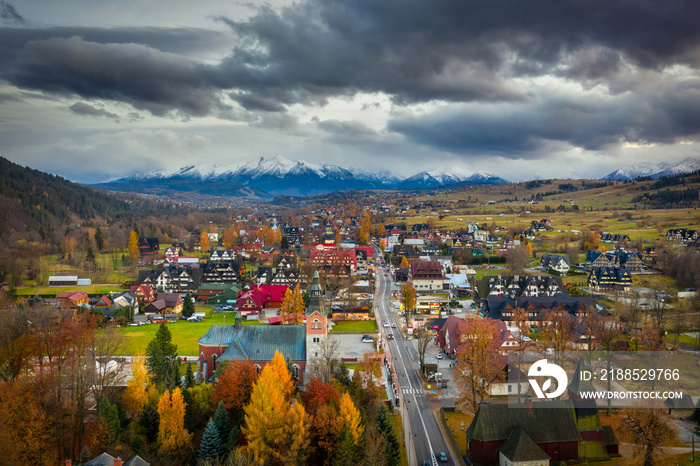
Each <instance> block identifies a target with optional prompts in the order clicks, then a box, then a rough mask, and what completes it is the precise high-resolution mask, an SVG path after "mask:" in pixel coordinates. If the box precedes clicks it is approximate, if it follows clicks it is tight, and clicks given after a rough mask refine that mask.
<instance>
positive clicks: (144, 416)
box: [139, 404, 160, 443]
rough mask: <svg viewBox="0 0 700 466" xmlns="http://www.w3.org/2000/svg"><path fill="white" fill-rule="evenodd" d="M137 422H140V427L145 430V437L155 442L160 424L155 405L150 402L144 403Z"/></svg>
mask: <svg viewBox="0 0 700 466" xmlns="http://www.w3.org/2000/svg"><path fill="white" fill-rule="evenodd" d="M139 424H141V427H143V428H144V430H145V431H146V432H145V433H146V439H147V440H148V441H149V442H151V443H152V442H155V440H156V437H157V436H158V427H159V425H160V417H159V416H158V410H157V409H156V407H155V406H153V405H152V404H149V405H146V407H145V408H144V409H143V411H141V416H140V417H139Z"/></svg>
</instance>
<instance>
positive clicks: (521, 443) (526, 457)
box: [501, 427, 551, 463]
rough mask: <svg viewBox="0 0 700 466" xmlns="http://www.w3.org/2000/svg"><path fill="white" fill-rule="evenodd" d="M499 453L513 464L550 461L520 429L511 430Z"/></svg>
mask: <svg viewBox="0 0 700 466" xmlns="http://www.w3.org/2000/svg"><path fill="white" fill-rule="evenodd" d="M501 453H502V454H503V456H505V457H506V458H508V459H509V460H511V461H513V462H515V463H519V462H521V461H523V462H526V461H546V460H549V459H551V458H550V456H549V455H548V454H547V453H545V452H544V451H543V450H542V449H541V448H540V447H538V446H537V444H536V443H535V442H533V440H532V439H531V438H530V436H528V435H527V434H526V433H525V432H524V431H523V430H522V429H521V428H520V427H516V428H515V429H513V432H511V434H510V437H508V440H506V441H505V442H504V443H503V445H501Z"/></svg>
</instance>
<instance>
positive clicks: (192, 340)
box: [119, 308, 258, 356]
mask: <svg viewBox="0 0 700 466" xmlns="http://www.w3.org/2000/svg"><path fill="white" fill-rule="evenodd" d="M205 309H207V311H208V312H207V315H208V317H207V318H206V319H205V320H204V321H202V322H187V321H184V320H181V321H177V322H173V323H170V324H166V325H167V326H168V329H169V330H170V333H171V334H172V336H173V340H172V341H173V343H174V344H176V345H177V354H179V355H181V356H196V355H197V354H198V353H199V346H198V345H197V340H199V339H200V338H201V337H203V336H204V334H205V333H207V330H209V328H210V327H211V326H212V325H223V324H224V323H226V324H233V323H234V319H235V314H236V313H235V312H217V313H212V312H211V310H210V309H209V308H197V309H196V311H197V312H203V311H204V310H205ZM224 320H225V322H224ZM257 323H258V322H257V321H255V320H251V321H243V324H244V325H255V324H257ZM158 327H159V325H158V324H149V325H141V326H138V327H123V328H121V329H119V330H120V332H122V334H123V335H124V343H123V344H122V346H121V351H119V354H120V355H122V356H133V355H134V354H136V353H137V352H138V351H139V350H141V351H146V346H148V343H149V342H150V341H151V340H152V339H153V337H154V336H155V334H156V332H157V331H158Z"/></svg>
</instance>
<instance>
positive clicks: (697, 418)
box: [690, 400, 700, 424]
mask: <svg viewBox="0 0 700 466" xmlns="http://www.w3.org/2000/svg"><path fill="white" fill-rule="evenodd" d="M690 420H691V421H693V422H694V423H696V424H700V400H698V402H697V404H696V405H695V409H694V410H693V414H691V415H690Z"/></svg>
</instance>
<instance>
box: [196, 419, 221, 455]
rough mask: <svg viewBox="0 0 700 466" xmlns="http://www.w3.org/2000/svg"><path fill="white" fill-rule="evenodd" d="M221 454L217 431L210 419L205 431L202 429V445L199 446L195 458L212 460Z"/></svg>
mask: <svg viewBox="0 0 700 466" xmlns="http://www.w3.org/2000/svg"><path fill="white" fill-rule="evenodd" d="M221 453H222V447H221V438H220V436H219V431H218V430H217V428H216V423H215V422H214V420H213V419H210V420H209V422H208V423H207V427H206V429H204V435H203V436H202V443H200V444H199V451H198V452H197V457H198V458H200V459H206V458H213V457H215V456H219V455H220V454H221Z"/></svg>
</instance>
